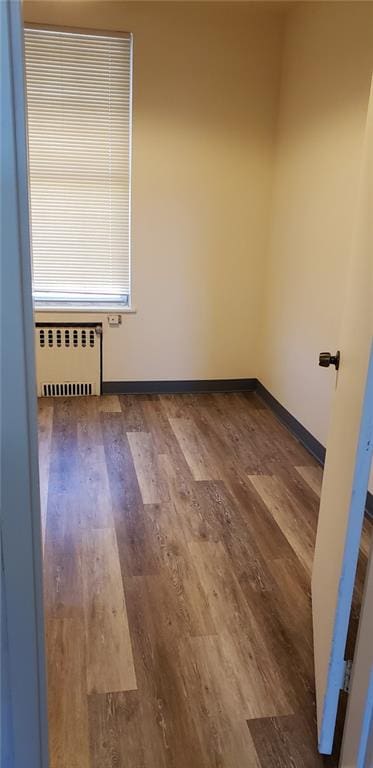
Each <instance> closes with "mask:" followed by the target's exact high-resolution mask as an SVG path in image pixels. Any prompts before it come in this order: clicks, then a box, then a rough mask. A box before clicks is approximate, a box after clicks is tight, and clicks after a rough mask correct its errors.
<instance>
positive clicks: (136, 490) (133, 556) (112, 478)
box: [101, 413, 159, 577]
mask: <svg viewBox="0 0 373 768" xmlns="http://www.w3.org/2000/svg"><path fill="white" fill-rule="evenodd" d="M101 425H102V431H103V440H104V449H105V460H106V468H107V473H108V478H109V485H110V492H111V500H112V512H113V518H114V525H115V530H116V534H117V542H118V552H119V559H120V565H121V572H122V575H123V577H125V576H145V575H150V574H154V573H157V572H158V571H159V547H158V543H157V541H156V540H155V539H154V537H153V532H152V526H151V521H150V520H149V517H148V515H147V514H146V513H145V510H144V505H143V501H142V496H141V491H140V487H139V483H138V480H137V475H136V470H135V466H134V463H133V458H132V453H131V450H130V446H129V443H128V439H127V436H126V433H125V431H124V420H123V419H122V417H121V416H119V415H118V414H116V413H115V414H114V413H110V414H109V413H105V414H101Z"/></svg>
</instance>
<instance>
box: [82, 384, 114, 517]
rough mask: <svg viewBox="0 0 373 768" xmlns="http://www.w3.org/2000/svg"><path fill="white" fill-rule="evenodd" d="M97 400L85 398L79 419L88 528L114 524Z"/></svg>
mask: <svg viewBox="0 0 373 768" xmlns="http://www.w3.org/2000/svg"><path fill="white" fill-rule="evenodd" d="M96 400H97V399H96V398H95V397H91V398H88V397H87V398H84V402H83V405H82V409H81V412H80V414H79V418H78V425H77V439H78V460H79V482H80V486H81V490H80V497H81V505H84V506H81V519H82V526H83V527H84V528H106V527H112V526H113V525H114V520H113V514H112V501H111V495H110V487H109V480H108V473H107V467H106V460H105V450H104V444H103V434H102V429H101V421H100V410H101V408H100V406H99V407H97V402H96Z"/></svg>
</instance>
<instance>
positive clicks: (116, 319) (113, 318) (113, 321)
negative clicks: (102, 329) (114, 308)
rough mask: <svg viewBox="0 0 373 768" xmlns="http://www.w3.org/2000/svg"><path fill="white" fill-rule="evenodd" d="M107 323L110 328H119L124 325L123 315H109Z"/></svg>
mask: <svg viewBox="0 0 373 768" xmlns="http://www.w3.org/2000/svg"><path fill="white" fill-rule="evenodd" d="M107 321H108V323H109V325H110V326H113V327H114V326H117V325H121V324H122V315H108V318H107Z"/></svg>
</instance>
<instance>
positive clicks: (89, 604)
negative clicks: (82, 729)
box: [81, 528, 137, 693]
mask: <svg viewBox="0 0 373 768" xmlns="http://www.w3.org/2000/svg"><path fill="white" fill-rule="evenodd" d="M81 559H82V576H83V595H84V619H85V634H86V647H87V690H88V693H111V692H115V691H129V690H134V689H136V687H137V684H136V674H135V669H134V664H133V656H132V646H131V638H130V633H129V626H128V619H127V610H126V602H125V598H124V592H123V584H122V576H121V571H120V564H119V555H118V549H117V540H116V535H115V531H114V529H112V528H107V529H105V528H101V529H93V530H91V531H89V532H88V531H87V532H85V533H84V535H83V540H82V555H81Z"/></svg>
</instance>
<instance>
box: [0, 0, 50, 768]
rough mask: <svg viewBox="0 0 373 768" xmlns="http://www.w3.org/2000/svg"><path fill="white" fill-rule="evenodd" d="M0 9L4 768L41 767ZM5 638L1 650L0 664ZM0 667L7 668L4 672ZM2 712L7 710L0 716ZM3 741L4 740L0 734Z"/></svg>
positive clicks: (38, 655) (29, 431)
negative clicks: (6, 672)
mask: <svg viewBox="0 0 373 768" xmlns="http://www.w3.org/2000/svg"><path fill="white" fill-rule="evenodd" d="M0 13H1V56H2V62H1V91H2V109H1V119H2V125H1V129H2V130H1V169H2V172H1V188H2V195H1V216H2V221H1V278H2V284H1V294H2V295H1V342H2V348H1V406H2V413H1V416H2V421H1V448H2V453H1V481H2V484H1V539H2V561H3V562H2V574H1V575H2V595H3V603H2V618H3V619H6V626H7V633H6V634H7V637H5V641H6V640H7V646H8V647H7V664H8V683H7V691H6V693H7V695H6V697H5V696H4V697H3V700H2V704H3V706H4V704H5V706H6V709H7V712H6V718H4V719H3V718H2V721H3V722H4V720H5V719H6V722H7V728H8V732H7V734H2V736H3V739H2V745H1V746H2V749H5V747H4V744H5V742H6V749H7V758H6V759H7V762H6V763H5V762H4V766H5V764H6V768H47V766H48V750H47V742H48V738H47V707H46V683H45V649H44V617H43V591H42V547H41V524H40V497H39V468H38V444H37V420H36V419H37V415H36V385H35V365H34V330H33V328H34V319H33V308H32V294H31V263H30V239H29V207H28V174H27V142H26V118H25V96H24V93H25V90H24V59H23V23H22V15H21V4H20V2H18V0H2V2H0ZM5 644H6V642H4V637H3V643H2V647H1V656H2V660H3V659H4V645H5ZM3 671H4V670H3ZM3 714H4V713H3ZM5 736H6V738H5Z"/></svg>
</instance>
